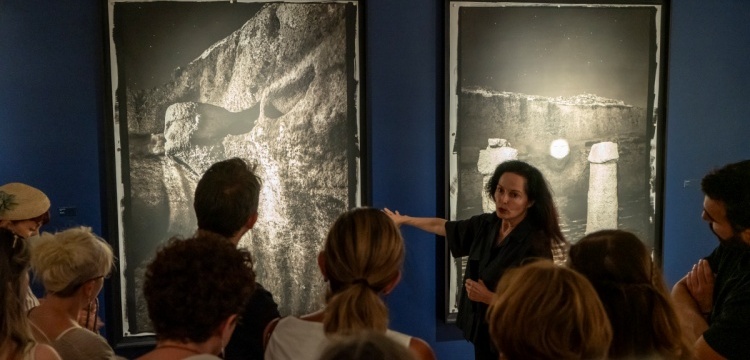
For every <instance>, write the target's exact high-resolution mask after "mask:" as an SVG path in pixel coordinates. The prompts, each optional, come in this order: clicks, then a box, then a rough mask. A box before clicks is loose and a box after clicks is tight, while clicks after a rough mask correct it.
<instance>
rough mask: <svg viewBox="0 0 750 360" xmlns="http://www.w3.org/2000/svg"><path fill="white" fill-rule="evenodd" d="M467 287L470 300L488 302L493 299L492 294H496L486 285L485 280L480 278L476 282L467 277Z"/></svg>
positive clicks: (465, 285)
mask: <svg viewBox="0 0 750 360" xmlns="http://www.w3.org/2000/svg"><path fill="white" fill-rule="evenodd" d="M464 287H466V293H467V294H468V295H469V300H471V301H476V302H481V303H485V304H488V305H489V303H490V302H491V301H492V296H493V295H495V293H493V292H492V291H490V290H489V289H487V286H486V285H484V281H482V280H479V282H476V281H474V280H471V279H466V282H465V283H464Z"/></svg>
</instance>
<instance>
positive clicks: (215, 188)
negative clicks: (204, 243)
mask: <svg viewBox="0 0 750 360" xmlns="http://www.w3.org/2000/svg"><path fill="white" fill-rule="evenodd" d="M260 187H261V180H260V178H259V177H258V176H257V175H255V172H254V169H253V167H251V166H250V165H249V164H248V163H247V162H246V161H244V160H242V159H239V158H232V159H228V160H224V161H220V162H217V163H215V164H213V165H211V167H210V168H208V170H206V173H205V174H203V177H201V179H200V181H198V186H197V187H196V188H195V199H194V201H193V208H194V209H195V215H196V217H197V218H198V228H199V229H200V230H206V231H210V232H213V233H217V234H220V235H222V236H224V237H227V238H233V237H235V236H236V235H238V232H239V231H241V230H243V228H244V230H245V231H246V230H249V229H251V228H252V227H253V225H254V224H255V220H256V219H257V215H258V197H259V194H260ZM239 235H241V234H239Z"/></svg>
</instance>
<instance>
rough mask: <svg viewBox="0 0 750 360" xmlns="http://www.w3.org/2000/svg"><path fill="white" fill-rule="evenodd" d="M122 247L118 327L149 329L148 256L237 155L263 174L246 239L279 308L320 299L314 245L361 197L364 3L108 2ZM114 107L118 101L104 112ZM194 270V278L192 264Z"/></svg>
mask: <svg viewBox="0 0 750 360" xmlns="http://www.w3.org/2000/svg"><path fill="white" fill-rule="evenodd" d="M107 5H108V13H109V16H108V24H107V25H108V30H109V34H108V37H109V42H110V46H109V60H110V61H109V65H110V75H111V79H110V81H111V98H112V103H111V105H112V108H111V114H112V115H111V119H110V123H109V126H108V130H107V132H108V134H106V136H110V137H112V141H111V143H112V145H113V146H112V147H113V148H112V149H109V150H110V151H111V155H112V159H110V161H111V162H112V163H113V165H112V167H113V170H112V172H113V176H111V178H112V179H111V181H110V182H111V184H109V186H111V188H112V189H113V190H111V191H110V192H111V193H112V194H113V195H111V196H116V199H112V203H113V204H116V205H113V206H115V207H116V208H114V209H111V210H110V212H112V213H113V214H110V215H109V218H110V220H109V228H110V229H109V230H108V233H109V237H110V238H109V239H108V240H109V241H110V242H111V243H112V244H113V247H115V249H116V250H117V256H118V272H117V273H116V276H115V277H116V279H113V281H112V284H113V296H112V298H113V302H114V304H113V305H112V306H115V307H116V314H118V315H121V318H122V323H121V326H119V327H117V329H119V330H121V331H122V333H121V334H112V335H113V336H115V337H122V338H127V337H140V336H145V335H151V334H152V331H153V330H152V327H151V325H150V323H149V319H148V313H147V309H146V305H145V302H144V299H143V295H142V286H143V276H144V272H145V268H146V265H147V264H148V263H149V261H151V259H152V258H153V256H154V254H155V252H156V250H157V249H158V248H159V247H160V246H161V245H163V244H164V243H165V242H166V241H167V240H168V239H169V238H170V237H172V236H175V235H179V236H182V237H189V236H191V235H193V234H194V233H195V231H196V229H197V222H196V218H195V214H194V210H193V194H194V191H195V187H196V184H197V181H198V180H199V179H200V177H201V175H202V174H203V173H204V172H205V171H206V169H207V168H208V167H209V166H210V165H211V164H213V163H215V162H217V161H221V160H224V159H228V158H232V157H239V158H242V159H245V160H247V161H248V162H249V163H251V164H254V165H255V166H256V173H257V174H258V175H259V176H260V178H261V179H262V181H263V186H262V188H261V194H260V203H259V207H258V221H257V223H256V224H255V226H254V228H253V229H252V230H251V231H249V232H248V234H247V235H245V236H244V237H243V238H242V240H241V241H240V243H239V246H240V247H244V248H248V249H249V250H250V252H251V254H252V255H253V261H254V269H255V272H256V275H257V280H258V282H259V283H262V284H263V286H264V287H265V288H266V289H268V290H269V291H270V292H271V293H272V294H273V295H274V300H275V301H276V303H278V305H279V311H280V313H281V314H282V315H296V314H304V313H309V312H312V311H314V310H317V309H319V308H320V307H321V306H322V304H323V301H324V295H325V283H324V281H323V278H322V276H321V275H320V271H319V270H318V266H317V262H316V259H317V254H318V252H319V251H320V250H321V246H322V243H323V240H324V239H325V236H326V234H327V231H328V228H329V227H330V225H331V224H332V223H333V222H334V220H335V219H336V218H337V216H338V215H339V214H340V213H341V212H343V211H346V210H347V209H350V208H352V207H355V206H360V205H362V204H363V202H365V203H366V200H364V199H365V198H366V194H363V193H364V192H365V191H364V190H365V189H366V186H365V185H366V182H365V181H364V180H363V179H365V178H366V176H367V174H365V173H364V169H365V168H366V166H364V164H365V162H366V158H365V157H364V155H363V149H364V148H365V146H364V144H363V140H362V139H363V136H364V135H363V132H362V129H363V128H364V119H363V116H364V114H365V113H364V111H363V108H362V105H363V104H362V102H363V99H364V97H363V96H362V94H361V90H362V89H363V85H362V82H361V79H362V73H361V71H362V60H361V55H360V49H361V48H362V44H361V26H362V24H361V23H362V15H361V8H360V4H359V3H358V2H357V1H326V0H319V1H315V2H307V1H289V2H270V1H269V2H259V1H243V0H239V1H238V0H235V1H228V0H227V1H200V0H194V1H130V0H107ZM108 111H109V110H108ZM196 276H199V275H198V274H196Z"/></svg>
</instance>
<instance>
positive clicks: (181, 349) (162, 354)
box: [152, 340, 221, 360]
mask: <svg viewBox="0 0 750 360" xmlns="http://www.w3.org/2000/svg"><path fill="white" fill-rule="evenodd" d="M220 351H221V347H218V348H217V347H216V346H213V345H212V342H211V341H206V342H203V343H194V342H187V343H184V342H179V341H176V340H160V341H157V342H156V348H155V349H154V350H153V351H152V352H155V353H158V356H157V357H155V358H158V359H164V360H168V359H183V358H186V357H188V356H193V355H200V354H212V355H218V354H219V352H220ZM154 355H156V354H154Z"/></svg>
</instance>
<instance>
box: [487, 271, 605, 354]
mask: <svg viewBox="0 0 750 360" xmlns="http://www.w3.org/2000/svg"><path fill="white" fill-rule="evenodd" d="M487 321H488V322H489V328H490V335H491V337H492V341H493V342H494V343H495V345H496V346H497V348H498V349H499V350H500V359H504V360H526V359H535V360H584V359H586V360H595V359H606V358H607V350H608V349H609V344H610V341H611V340H612V328H611V327H610V324H609V320H608V319H607V313H606V311H605V310H604V306H602V303H601V301H600V300H599V297H598V296H597V294H596V291H594V288H593V287H592V286H591V283H589V281H588V280H586V278H585V277H584V276H582V275H581V274H579V273H577V272H575V271H574V270H571V269H568V268H566V267H564V266H557V265H555V264H553V263H552V262H551V261H549V260H538V261H534V262H531V263H529V264H526V265H523V266H521V267H519V268H515V269H510V270H508V271H506V273H505V275H503V277H502V279H500V283H499V284H498V286H497V290H496V291H495V295H494V296H493V298H492V302H491V303H490V307H489V310H488V313H487Z"/></svg>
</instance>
